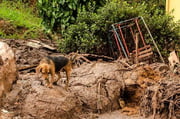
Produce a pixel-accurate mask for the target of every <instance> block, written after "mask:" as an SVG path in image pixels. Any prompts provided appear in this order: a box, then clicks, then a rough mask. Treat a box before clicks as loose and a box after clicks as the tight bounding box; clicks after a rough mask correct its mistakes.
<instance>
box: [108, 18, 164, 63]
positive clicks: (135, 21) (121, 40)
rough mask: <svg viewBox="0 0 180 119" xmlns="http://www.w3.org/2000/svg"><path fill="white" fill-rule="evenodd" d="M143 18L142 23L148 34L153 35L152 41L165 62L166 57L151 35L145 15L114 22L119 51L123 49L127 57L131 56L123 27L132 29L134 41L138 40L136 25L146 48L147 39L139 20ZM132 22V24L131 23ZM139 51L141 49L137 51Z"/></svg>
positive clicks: (113, 26)
mask: <svg viewBox="0 0 180 119" xmlns="http://www.w3.org/2000/svg"><path fill="white" fill-rule="evenodd" d="M140 20H142V23H143V24H144V26H145V28H146V30H147V31H148V34H149V36H150V37H151V39H152V41H153V44H154V46H155V48H156V49H157V51H158V53H159V55H160V58H161V60H162V62H164V59H163V58H162V55H161V53H160V51H159V49H158V47H157V45H156V43H155V41H154V39H153V37H152V35H151V32H150V30H149V28H148V27H147V24H146V23H145V21H144V19H143V17H135V18H132V19H128V20H124V21H121V22H118V23H115V24H112V28H113V29H112V30H111V31H112V32H113V35H114V38H115V40H116V44H117V47H118V50H119V52H120V51H121V50H122V51H123V53H124V56H125V57H126V58H129V57H130V51H129V49H128V46H127V44H126V42H127V41H126V39H125V37H124V33H123V31H122V29H123V28H128V29H130V32H131V35H132V37H133V40H134V42H135V41H136V37H135V35H134V34H135V32H134V31H133V26H134V27H136V29H137V31H138V33H139V35H140V39H141V42H142V44H143V47H144V48H146V46H147V44H146V42H145V39H144V36H143V33H142V31H141V28H140V26H139V21H140ZM130 23H131V24H130ZM137 52H139V50H138V51H137Z"/></svg>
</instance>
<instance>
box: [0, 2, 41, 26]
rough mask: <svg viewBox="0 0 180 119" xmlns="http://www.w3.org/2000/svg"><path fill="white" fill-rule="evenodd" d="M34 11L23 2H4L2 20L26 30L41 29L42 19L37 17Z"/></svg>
mask: <svg viewBox="0 0 180 119" xmlns="http://www.w3.org/2000/svg"><path fill="white" fill-rule="evenodd" d="M32 12H33V9H32V8H30V7H27V5H24V4H22V3H21V2H16V3H14V2H10V1H3V2H2V3H0V18H3V19H5V20H9V21H11V22H12V23H13V24H15V25H16V26H21V27H25V28H32V27H41V22H42V19H41V18H38V17H37V16H35V15H34V14H33V13H32Z"/></svg>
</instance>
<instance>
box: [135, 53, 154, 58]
mask: <svg viewBox="0 0 180 119" xmlns="http://www.w3.org/2000/svg"><path fill="white" fill-rule="evenodd" d="M151 55H153V52H150V53H147V54H143V55H140V56H138V58H139V59H141V58H144V57H148V56H151Z"/></svg>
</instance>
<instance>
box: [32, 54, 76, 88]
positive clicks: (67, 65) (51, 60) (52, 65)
mask: <svg viewBox="0 0 180 119" xmlns="http://www.w3.org/2000/svg"><path fill="white" fill-rule="evenodd" d="M63 70H64V71H65V72H66V77H67V81H66V89H67V88H68V84H69V78H70V74H71V70H72V60H70V59H68V58H66V57H63V56H57V57H52V56H47V57H45V58H43V59H42V60H41V61H40V63H39V65H38V66H37V68H36V73H37V74H39V73H41V74H42V77H43V79H45V80H46V84H47V87H49V88H51V87H52V85H53V83H56V82H57V81H58V80H59V79H60V78H61V75H60V71H63ZM49 74H50V75H51V79H48V78H49ZM55 74H57V75H58V79H57V80H55V79H54V77H55Z"/></svg>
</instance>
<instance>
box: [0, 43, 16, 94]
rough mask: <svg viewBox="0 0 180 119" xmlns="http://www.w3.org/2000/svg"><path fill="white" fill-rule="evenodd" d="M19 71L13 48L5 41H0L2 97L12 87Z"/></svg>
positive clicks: (0, 92)
mask: <svg viewBox="0 0 180 119" xmlns="http://www.w3.org/2000/svg"><path fill="white" fill-rule="evenodd" d="M17 77H18V73H17V68H16V60H15V55H14V52H13V50H12V49H11V48H10V47H9V46H8V45H7V44H6V43H4V42H0V97H2V96H3V95H5V94H6V93H7V92H9V91H10V89H11V88H12V84H13V82H15V81H16V80H17Z"/></svg>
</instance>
